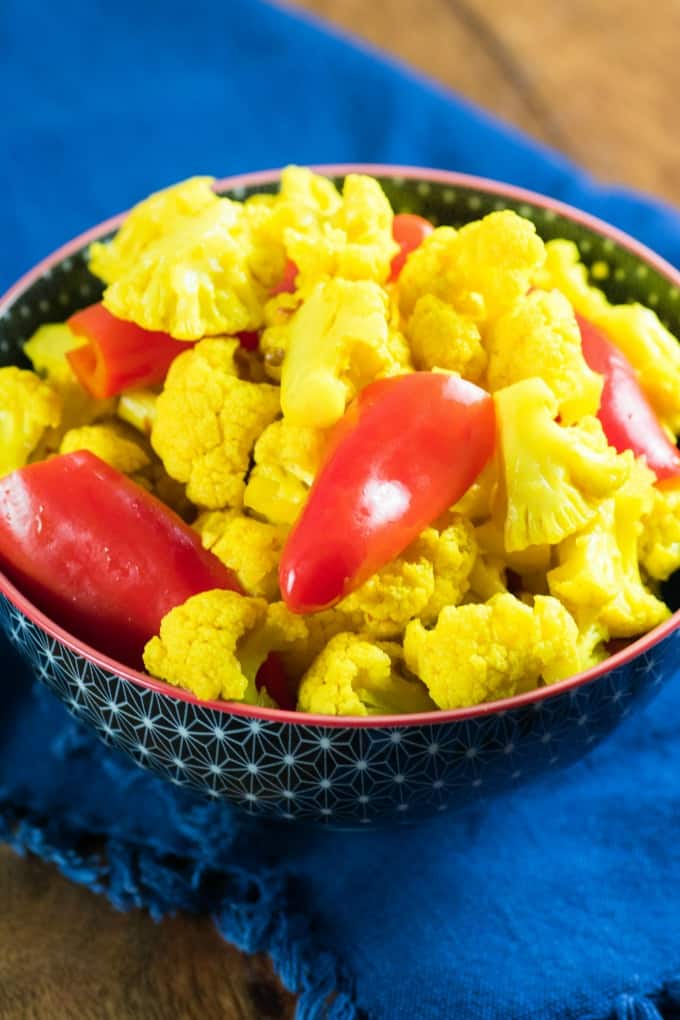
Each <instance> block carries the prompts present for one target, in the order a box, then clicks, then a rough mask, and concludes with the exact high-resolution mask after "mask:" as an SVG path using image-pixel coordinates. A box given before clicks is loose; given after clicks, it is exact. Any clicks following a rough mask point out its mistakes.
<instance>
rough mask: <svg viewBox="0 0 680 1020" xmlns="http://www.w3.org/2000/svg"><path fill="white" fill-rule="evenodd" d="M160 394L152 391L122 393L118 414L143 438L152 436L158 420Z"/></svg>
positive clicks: (139, 390) (127, 391)
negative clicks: (157, 408) (157, 411)
mask: <svg viewBox="0 0 680 1020" xmlns="http://www.w3.org/2000/svg"><path fill="white" fill-rule="evenodd" d="M157 400H158V393H157V392H156V391H155V390H151V389H138V390H126V392H125V393H121V395H120V400H119V401H118V408H117V410H116V414H117V415H118V417H119V418H121V419H122V421H124V422H127V424H128V425H132V427H133V428H135V429H137V431H138V432H141V433H142V435H143V436H150V435H151V430H152V429H153V423H154V421H155V420H156V401H157Z"/></svg>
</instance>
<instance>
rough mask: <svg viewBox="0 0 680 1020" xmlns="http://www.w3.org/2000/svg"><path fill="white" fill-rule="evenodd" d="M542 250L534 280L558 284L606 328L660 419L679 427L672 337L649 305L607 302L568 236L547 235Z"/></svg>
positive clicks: (679, 388) (678, 364)
mask: <svg viewBox="0 0 680 1020" xmlns="http://www.w3.org/2000/svg"><path fill="white" fill-rule="evenodd" d="M546 253H547V258H546V263H545V267H544V268H543V269H542V271H541V272H540V273H539V274H538V275H537V278H536V282H537V283H538V285H539V286H547V287H557V288H558V289H559V290H560V291H562V293H563V294H564V295H565V297H567V298H568V300H569V301H570V302H571V304H572V305H573V307H574V309H575V311H577V312H578V313H579V314H580V315H582V316H583V317H584V318H586V319H588V320H589V321H590V322H592V323H594V324H595V325H596V326H599V328H600V329H601V330H602V331H603V332H604V333H606V335H607V336H608V338H609V339H610V340H611V341H612V343H614V344H616V346H617V347H619V348H620V349H621V350H622V351H623V353H624V354H625V356H626V357H627V358H628V360H629V361H630V363H631V364H632V365H633V367H634V368H635V370H636V372H637V374H638V378H639V380H640V385H641V386H642V388H643V390H644V391H645V393H646V394H647V397H648V398H649V400H650V402H651V404H652V406H653V407H654V410H655V411H656V413H657V415H658V416H659V418H660V419H661V421H662V422H663V423H664V424H665V425H666V426H667V427H668V428H670V429H671V431H672V432H673V433H674V434H677V433H678V432H680V344H679V343H678V341H677V339H676V338H675V337H674V336H673V335H672V333H670V332H669V331H668V330H667V329H666V327H665V326H664V325H663V324H662V323H661V322H660V320H659V317H658V315H657V314H656V312H653V311H652V310H651V309H650V308H645V307H644V306H643V305H640V304H629V305H611V304H610V303H609V302H608V301H607V298H606V297H605V295H604V294H603V293H602V291H600V290H598V289H597V288H596V287H591V286H590V284H589V283H588V273H587V270H586V268H585V266H584V265H583V264H582V263H581V262H580V261H579V252H578V248H577V247H576V245H575V244H574V243H573V242H572V241H563V240H555V241H549V242H548V244H547V245H546ZM661 365H662V366H663V370H660V368H659V366H661Z"/></svg>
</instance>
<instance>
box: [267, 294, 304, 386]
mask: <svg viewBox="0 0 680 1020" xmlns="http://www.w3.org/2000/svg"><path fill="white" fill-rule="evenodd" d="M301 302H302V297H301V295H300V293H299V292H297V291H296V292H295V293H294V294H289V293H288V292H287V291H284V292H283V293H281V294H275V295H274V297H272V298H270V299H269V301H267V303H266V305H265V306H264V326H265V328H264V329H263V330H262V333H261V334H260V354H261V355H262V364H263V367H264V371H265V374H266V375H267V377H268V378H269V379H273V380H274V382H277V383H280V382H281V370H282V367H283V362H284V359H285V357H286V351H287V350H288V338H289V335H290V330H289V329H288V324H289V322H290V318H291V316H292V315H293V313H294V312H296V311H297V310H298V308H299V307H300V304H301Z"/></svg>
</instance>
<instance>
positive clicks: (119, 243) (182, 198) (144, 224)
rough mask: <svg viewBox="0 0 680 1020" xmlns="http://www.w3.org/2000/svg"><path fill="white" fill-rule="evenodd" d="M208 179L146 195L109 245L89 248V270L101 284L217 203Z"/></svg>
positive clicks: (117, 274) (118, 275)
mask: <svg viewBox="0 0 680 1020" xmlns="http://www.w3.org/2000/svg"><path fill="white" fill-rule="evenodd" d="M212 183H213V178H212V177H190V178H189V179H188V180H186V181H181V182H180V183H179V184H175V185H173V186H172V187H170V188H165V189H164V190H163V191H157V192H155V194H153V195H150V196H149V197H148V198H146V199H144V201H143V202H140V203H139V204H138V205H136V206H135V207H134V209H132V211H131V212H130V213H129V214H128V215H127V216H126V217H125V220H124V221H123V225H122V226H121V228H120V230H119V231H118V233H117V234H116V236H115V237H114V239H113V240H112V241H104V242H102V241H96V242H95V243H94V244H93V245H91V247H90V253H89V254H90V269H91V270H92V272H93V273H94V274H95V276H98V277H99V278H100V279H101V280H103V281H104V282H105V283H113V282H114V280H118V279H120V277H121V276H122V275H123V274H124V273H127V272H129V270H131V269H133V268H134V266H135V263H136V262H137V261H138V259H139V258H140V257H141V256H142V255H143V254H144V252H145V250H146V249H147V248H148V247H149V245H151V244H153V243H154V242H155V241H158V240H160V239H161V238H162V237H165V236H167V234H169V233H171V232H172V231H173V230H174V229H175V228H176V227H177V226H181V225H183V224H184V223H185V222H186V221H187V220H190V219H192V218H193V217H195V216H198V215H199V213H201V212H203V210H204V209H209V208H211V207H212V206H214V205H215V203H216V202H217V201H218V199H217V195H216V194H215V192H214V191H213V190H212V187H211V184H212Z"/></svg>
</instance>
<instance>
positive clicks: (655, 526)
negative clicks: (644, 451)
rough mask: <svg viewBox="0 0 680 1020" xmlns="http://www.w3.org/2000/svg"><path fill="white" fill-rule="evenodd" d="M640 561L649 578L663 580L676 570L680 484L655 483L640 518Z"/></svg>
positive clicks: (679, 551) (679, 558) (679, 543)
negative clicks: (651, 496)
mask: <svg viewBox="0 0 680 1020" xmlns="http://www.w3.org/2000/svg"><path fill="white" fill-rule="evenodd" d="M638 554H639V557H640V563H641V564H642V566H643V567H644V569H645V570H646V571H647V573H648V574H649V576H650V577H653V578H655V579H656V580H658V581H665V580H666V578H668V577H670V576H671V574H672V573H673V572H674V571H675V570H678V569H680V485H678V484H677V483H676V484H673V485H657V486H655V487H654V499H653V502H652V505H651V507H650V509H649V510H648V511H647V512H646V513H645V515H644V516H643V518H642V533H641V535H640V539H639V548H638Z"/></svg>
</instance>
